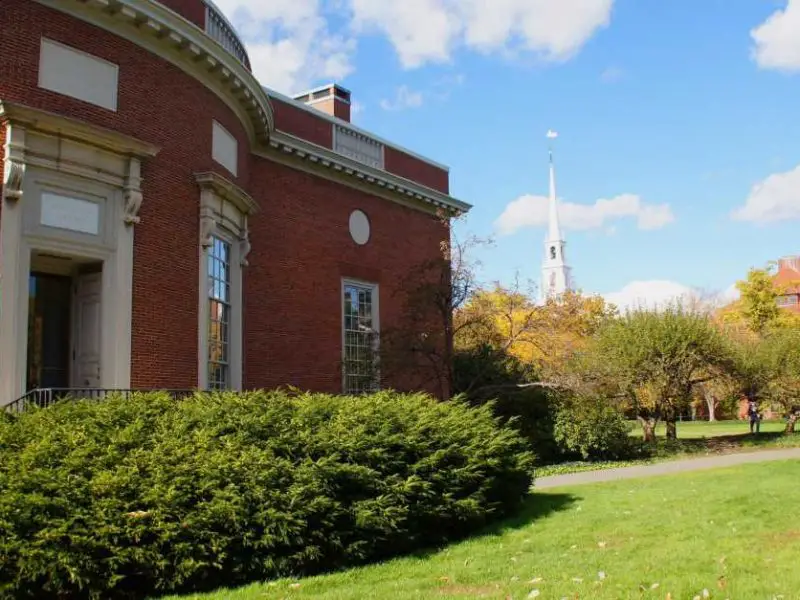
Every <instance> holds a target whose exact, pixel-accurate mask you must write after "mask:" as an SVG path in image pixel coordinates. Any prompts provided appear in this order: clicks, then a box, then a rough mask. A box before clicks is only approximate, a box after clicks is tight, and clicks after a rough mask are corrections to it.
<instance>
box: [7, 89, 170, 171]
mask: <svg viewBox="0 0 800 600" xmlns="http://www.w3.org/2000/svg"><path fill="white" fill-rule="evenodd" d="M5 121H7V122H10V123H13V124H16V125H19V126H22V127H25V128H26V129H31V130H33V131H39V132H42V133H47V134H50V135H56V136H60V137H63V138H66V139H71V140H74V141H77V142H82V143H84V144H89V145H91V146H95V147H97V148H103V149H105V150H108V151H110V152H113V153H116V154H121V155H123V156H135V157H137V158H143V159H144V158H152V157H154V156H155V155H156V154H158V151H159V148H157V147H156V146H153V145H152V144H148V143H147V142H143V141H141V140H137V139H136V138H133V137H130V136H128V135H124V134H122V133H118V132H116V131H112V130H110V129H105V128H103V127H98V126H96V125H90V124H88V123H86V122H84V121H80V120H78V119H73V118H71V117H65V116H62V115H57V114H54V113H51V112H47V111H44V110H39V109H38V108H31V107H30V106H25V105H23V104H17V103H14V102H4V101H3V100H2V98H0V122H5Z"/></svg>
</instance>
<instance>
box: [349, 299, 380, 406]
mask: <svg viewBox="0 0 800 600" xmlns="http://www.w3.org/2000/svg"><path fill="white" fill-rule="evenodd" d="M373 289H374V288H373V287H371V286H361V285H355V284H346V285H345V288H344V315H343V325H344V357H343V358H344V387H345V393H348V394H361V393H368V392H372V391H375V390H376V389H377V388H378V373H377V366H378V363H377V341H378V338H377V335H376V332H374V331H373V320H372V315H373Z"/></svg>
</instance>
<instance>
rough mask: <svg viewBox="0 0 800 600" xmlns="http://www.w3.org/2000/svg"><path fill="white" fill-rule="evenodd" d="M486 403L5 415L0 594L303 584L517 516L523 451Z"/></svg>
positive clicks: (312, 397)
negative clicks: (283, 580) (292, 579)
mask: <svg viewBox="0 0 800 600" xmlns="http://www.w3.org/2000/svg"><path fill="white" fill-rule="evenodd" d="M526 447H527V445H526V443H525V442H524V440H523V439H522V438H521V437H520V436H519V435H518V434H517V433H516V432H515V431H513V430H511V429H508V428H505V427H502V426H500V425H499V424H498V423H497V421H496V419H495V418H494V417H493V416H492V414H491V407H490V406H487V407H483V408H478V409H475V408H469V407H467V406H465V405H463V404H460V403H458V402H445V403H440V402H436V401H434V400H432V399H430V398H429V397H426V396H422V395H400V394H396V393H391V392H382V393H378V394H375V395H372V396H365V397H358V398H353V397H334V396H327V395H317V394H307V395H292V394H288V393H286V392H253V393H246V394H232V393H231V394H197V395H195V396H194V397H192V398H188V399H186V400H183V401H180V402H175V401H173V400H171V399H170V398H169V396H168V395H166V394H158V393H153V394H141V395H135V396H134V397H132V398H130V399H127V400H126V399H123V398H111V399H109V400H106V401H104V402H101V403H91V402H88V401H82V402H75V403H66V402H65V403H61V404H59V405H56V406H55V407H52V408H49V409H44V410H31V411H28V412H25V413H23V414H21V415H19V416H15V417H13V418H5V419H3V420H0V556H2V558H3V560H2V562H0V597H5V598H12V597H13V598H19V597H31V598H33V597H35V598H55V597H64V596H68V597H73V598H83V597H91V598H100V597H102V598H112V597H142V596H145V595H148V594H154V593H155V594H158V593H166V592H186V591H190V590H201V589H210V588H214V587H219V586H223V585H225V586H230V585H237V584H241V583H245V582H249V581H253V580H263V579H269V578H274V577H282V576H298V575H307V574H310V573H314V572H318V571H321V570H328V569H333V568H338V567H343V566H348V565H354V564H359V563H363V562H366V561H371V560H376V559H383V558H386V557H389V556H392V555H396V554H399V553H403V552H408V551H410V550H413V549H417V548H421V547H425V546H431V545H436V544H440V543H443V542H445V541H448V540H452V539H455V538H457V537H460V536H463V535H465V534H467V533H470V532H473V531H475V530H476V529H478V528H480V527H482V526H484V525H485V524H486V523H487V522H489V521H490V520H492V519H495V518H500V517H503V516H504V515H507V514H509V513H511V512H512V511H514V510H515V509H516V508H517V507H518V506H519V505H520V503H521V502H522V501H523V499H524V498H525V496H526V495H527V493H528V490H529V488H530V485H531V483H532V481H531V471H532V457H531V455H530V454H529V453H528V452H527V451H526Z"/></svg>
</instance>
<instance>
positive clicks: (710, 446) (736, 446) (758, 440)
mask: <svg viewBox="0 0 800 600" xmlns="http://www.w3.org/2000/svg"><path fill="white" fill-rule="evenodd" d="M795 435H796V434H794V435H792V434H790V435H785V434H784V433H783V432H780V431H778V432H772V431H770V432H764V433H757V434H752V433H738V434H733V435H721V436H715V437H707V438H694V439H683V440H681V439H678V440H669V441H667V440H659V442H658V446H657V447H656V448H655V449H654V455H655V456H659V457H666V456H672V455H674V454H680V453H687V454H701V453H710V454H725V453H728V452H736V451H738V450H747V449H754V450H755V449H758V448H775V447H781V446H782V445H784V443H785V444H786V445H789V444H791V443H792V442H797V443H800V436H797V437H795Z"/></svg>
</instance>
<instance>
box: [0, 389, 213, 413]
mask: <svg viewBox="0 0 800 600" xmlns="http://www.w3.org/2000/svg"><path fill="white" fill-rule="evenodd" d="M197 391H198V390H166V389H147V390H145V389H135V390H134V389H130V390H120V389H104V388H39V389H35V390H31V391H29V392H28V393H27V394H25V395H24V396H22V397H21V398H18V399H17V400H15V401H14V402H12V403H11V404H7V405H6V406H5V409H6V411H8V412H11V413H19V412H22V411H23V410H25V408H26V407H29V406H35V407H38V408H47V407H48V406H52V405H53V404H55V403H57V402H64V401H69V400H97V401H100V400H104V399H106V398H108V397H109V396H111V397H117V396H122V397H123V398H125V399H126V400H127V399H128V398H130V397H131V396H132V395H133V394H144V393H149V392H161V393H165V394H169V395H170V396H172V397H173V398H174V399H175V400H181V399H183V398H187V397H189V396H192V395H194V394H195V393H196V392H197Z"/></svg>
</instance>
